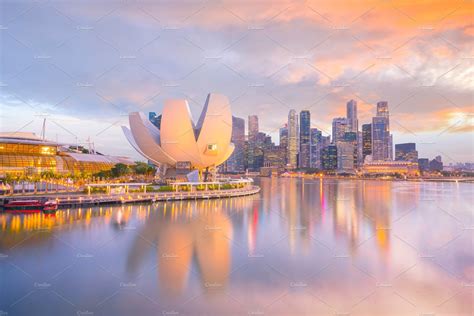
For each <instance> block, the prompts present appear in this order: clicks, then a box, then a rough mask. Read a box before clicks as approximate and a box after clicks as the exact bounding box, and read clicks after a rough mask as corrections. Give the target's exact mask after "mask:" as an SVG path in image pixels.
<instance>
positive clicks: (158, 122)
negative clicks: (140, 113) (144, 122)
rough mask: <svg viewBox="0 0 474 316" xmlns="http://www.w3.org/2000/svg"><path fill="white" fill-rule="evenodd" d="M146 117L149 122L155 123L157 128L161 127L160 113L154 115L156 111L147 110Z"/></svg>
mask: <svg viewBox="0 0 474 316" xmlns="http://www.w3.org/2000/svg"><path fill="white" fill-rule="evenodd" d="M148 119H149V120H150V122H151V123H152V124H153V125H155V126H156V127H157V128H158V129H160V128H161V114H160V115H156V112H149V113H148Z"/></svg>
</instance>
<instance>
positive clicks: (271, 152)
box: [263, 144, 286, 169]
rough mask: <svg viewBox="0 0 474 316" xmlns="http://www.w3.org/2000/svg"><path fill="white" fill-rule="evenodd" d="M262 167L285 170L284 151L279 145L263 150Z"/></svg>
mask: <svg viewBox="0 0 474 316" xmlns="http://www.w3.org/2000/svg"><path fill="white" fill-rule="evenodd" d="M263 166H264V167H273V168H281V169H283V168H285V166H286V150H285V149H284V148H282V147H281V146H280V145H279V146H275V145H273V144H272V146H270V147H268V148H265V152H264V161H263Z"/></svg>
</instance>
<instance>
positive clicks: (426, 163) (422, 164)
mask: <svg viewBox="0 0 474 316" xmlns="http://www.w3.org/2000/svg"><path fill="white" fill-rule="evenodd" d="M418 168H419V169H420V171H427V170H429V169H430V160H429V159H428V158H419V159H418Z"/></svg>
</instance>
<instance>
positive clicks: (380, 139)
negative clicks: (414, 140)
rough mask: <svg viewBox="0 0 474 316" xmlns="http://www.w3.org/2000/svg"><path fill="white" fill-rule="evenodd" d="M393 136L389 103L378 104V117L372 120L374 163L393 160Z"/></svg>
mask: <svg viewBox="0 0 474 316" xmlns="http://www.w3.org/2000/svg"><path fill="white" fill-rule="evenodd" d="M391 144H392V136H391V135H390V121H389V112H388V103H387V102H386V101H380V102H378V103H377V116H375V117H373V118H372V159H373V160H374V161H384V160H392V149H391Z"/></svg>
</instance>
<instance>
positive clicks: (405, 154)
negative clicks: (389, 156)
mask: <svg viewBox="0 0 474 316" xmlns="http://www.w3.org/2000/svg"><path fill="white" fill-rule="evenodd" d="M395 160H398V161H411V162H418V151H417V150H416V144H415V143H405V144H396V145H395Z"/></svg>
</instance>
